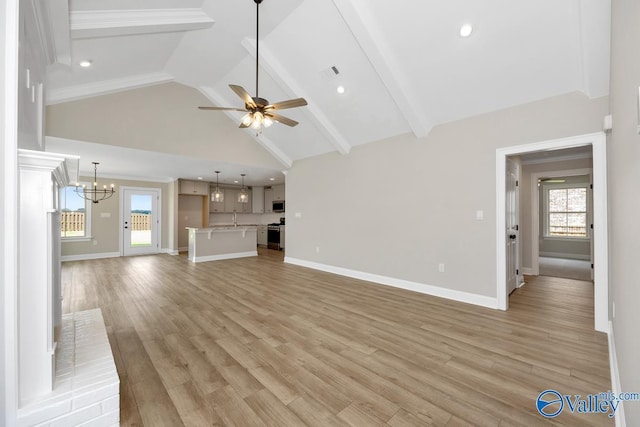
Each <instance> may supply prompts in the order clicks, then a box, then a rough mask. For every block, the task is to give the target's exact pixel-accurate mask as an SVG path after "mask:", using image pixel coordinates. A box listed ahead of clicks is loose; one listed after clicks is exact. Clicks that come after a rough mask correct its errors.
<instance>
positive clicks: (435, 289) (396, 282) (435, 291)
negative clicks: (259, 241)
mask: <svg viewBox="0 0 640 427" xmlns="http://www.w3.org/2000/svg"><path fill="white" fill-rule="evenodd" d="M284 262H286V263H288V264H294V265H299V266H301V267H308V268H313V269H314V270H320V271H326V272H328V273H333V274H338V275H340V276H347V277H352V278H354V279H360V280H365V281H368V282H374V283H379V284H381V285H386V286H392V287H394V288H400V289H406V290H409V291H414V292H419V293H421V294H426V295H432V296H436V297H441V298H446V299H450V300H454V301H458V302H464V303H468V304H474V305H479V306H482V307H487V308H493V309H496V308H497V307H498V301H497V299H496V298H493V297H487V296H484V295H478V294H471V293H468V292H463V291H456V290H454V289H447V288H442V287H439V286H432V285H426V284H424V283H418V282H411V281H408V280H403V279H396V278H393V277H387V276H381V275H378V274H371V273H365V272H362V271H357V270H351V269H348V268H343V267H336V266H333V265H327V264H320V263H317V262H312V261H306V260H302V259H297V258H291V257H285V258H284Z"/></svg>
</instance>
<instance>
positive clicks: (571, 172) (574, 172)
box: [531, 168, 595, 276]
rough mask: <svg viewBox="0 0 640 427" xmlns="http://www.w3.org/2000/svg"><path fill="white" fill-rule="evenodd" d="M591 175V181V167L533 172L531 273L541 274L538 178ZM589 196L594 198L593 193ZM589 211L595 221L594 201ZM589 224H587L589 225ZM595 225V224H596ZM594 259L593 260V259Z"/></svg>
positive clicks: (590, 221)
mask: <svg viewBox="0 0 640 427" xmlns="http://www.w3.org/2000/svg"><path fill="white" fill-rule="evenodd" d="M580 175H589V178H590V181H591V182H593V171H592V169H591V168H583V169H567V170H560V171H549V172H536V173H532V174H531V258H532V260H531V274H532V275H534V276H537V275H539V274H540V260H539V258H540V244H539V242H538V238H539V236H540V197H539V191H540V188H538V179H540V178H543V177H545V176H546V177H548V176H580ZM589 197H591V198H593V195H590V196H589ZM587 211H588V213H589V218H588V219H589V224H592V223H593V217H594V215H593V203H591V209H588V210H587ZM589 224H587V226H588V225H589ZM594 227H595V224H594ZM590 239H591V240H593V232H591V237H590ZM591 261H593V260H591Z"/></svg>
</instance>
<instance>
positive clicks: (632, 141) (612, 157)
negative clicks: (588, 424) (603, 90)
mask: <svg viewBox="0 0 640 427" xmlns="http://www.w3.org/2000/svg"><path fill="white" fill-rule="evenodd" d="M639 22H640V2H638V1H637V0H613V2H612V21H611V29H612V32H611V87H610V92H611V98H610V108H611V114H612V116H613V124H614V125H613V126H614V127H613V132H612V133H611V135H610V138H609V142H608V153H607V155H608V162H609V168H608V170H609V220H610V228H609V230H610V233H609V239H610V248H611V252H610V260H609V263H610V264H609V265H610V276H611V281H610V283H611V288H612V289H611V293H612V296H613V303H614V304H615V317H614V318H613V331H614V337H615V343H616V350H617V357H618V365H619V369H620V379H621V382H622V390H623V391H639V390H640V363H638V360H640V334H639V333H638V325H640V310H639V309H638V304H639V303H640V286H639V285H638V282H639V280H640V279H639V278H640V263H638V254H640V222H639V221H638V212H640V199H639V198H638V197H637V194H638V184H639V183H640V135H638V133H637V126H638V124H639V123H638V86H640V56H639V55H638V41H639V40H640V25H638V23H639ZM625 412H626V417H627V425H628V426H637V425H640V402H630V403H629V404H625Z"/></svg>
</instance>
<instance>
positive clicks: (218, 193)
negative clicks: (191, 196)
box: [211, 171, 224, 203]
mask: <svg viewBox="0 0 640 427" xmlns="http://www.w3.org/2000/svg"><path fill="white" fill-rule="evenodd" d="M219 174H220V171H216V189H215V190H214V191H213V193H211V201H212V202H218V203H220V202H224V191H222V190H220V186H219V185H218V184H219V181H218V178H219Z"/></svg>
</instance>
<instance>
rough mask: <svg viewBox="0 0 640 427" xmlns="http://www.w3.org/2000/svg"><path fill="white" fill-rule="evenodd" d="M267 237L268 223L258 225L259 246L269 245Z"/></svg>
mask: <svg viewBox="0 0 640 427" xmlns="http://www.w3.org/2000/svg"><path fill="white" fill-rule="evenodd" d="M267 238H268V236H267V226H266V225H259V226H258V246H267V244H268V240H267Z"/></svg>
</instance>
